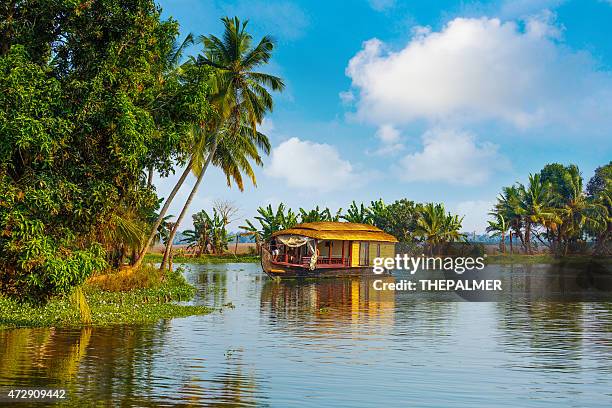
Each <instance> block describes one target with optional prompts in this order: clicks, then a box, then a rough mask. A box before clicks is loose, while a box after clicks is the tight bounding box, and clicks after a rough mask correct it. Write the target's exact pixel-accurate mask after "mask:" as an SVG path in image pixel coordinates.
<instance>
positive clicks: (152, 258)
mask: <svg viewBox="0 0 612 408" xmlns="http://www.w3.org/2000/svg"><path fill="white" fill-rule="evenodd" d="M163 258H164V256H163V255H162V254H147V255H145V262H152V263H160V262H161V261H162V259H163ZM172 259H173V262H174V264H178V263H191V264H208V263H259V255H250V254H238V255H234V254H231V253H230V254H223V255H201V256H180V255H175V256H174V257H173V258H172Z"/></svg>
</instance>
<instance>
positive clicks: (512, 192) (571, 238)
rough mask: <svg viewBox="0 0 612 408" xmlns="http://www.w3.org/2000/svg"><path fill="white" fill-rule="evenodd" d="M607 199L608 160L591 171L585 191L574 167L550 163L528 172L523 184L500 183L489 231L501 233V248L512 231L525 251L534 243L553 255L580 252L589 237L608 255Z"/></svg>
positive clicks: (610, 220) (611, 199)
mask: <svg viewBox="0 0 612 408" xmlns="http://www.w3.org/2000/svg"><path fill="white" fill-rule="evenodd" d="M611 204H612V163H609V164H607V165H605V166H602V167H599V168H598V169H597V170H596V172H595V175H594V176H593V177H592V178H591V180H590V181H589V183H588V184H587V188H586V191H585V189H584V188H583V179H582V175H581V174H580V171H579V169H578V167H577V166H575V165H569V166H563V165H561V164H558V163H552V164H548V165H546V166H545V167H544V168H543V169H542V170H541V171H540V172H539V173H536V174H530V175H529V181H528V183H527V184H521V183H517V184H515V185H513V186H509V187H505V188H503V190H502V193H501V194H500V196H499V198H498V200H497V204H496V206H495V208H494V209H493V211H492V216H493V217H494V218H495V220H494V221H491V222H489V228H488V230H489V231H490V232H492V233H493V234H496V235H499V236H500V237H501V238H502V244H501V246H502V251H504V250H505V242H504V237H505V235H506V233H511V234H512V235H514V236H516V237H518V239H519V241H520V243H521V246H522V247H523V250H524V252H526V253H528V254H531V253H533V251H534V246H535V245H538V244H540V245H543V246H545V247H547V248H549V249H550V251H551V252H552V253H554V254H557V255H566V254H567V253H568V252H583V251H586V250H587V246H588V244H589V242H592V243H593V244H594V245H593V249H592V252H593V253H594V254H608V253H609V251H610V248H609V243H610V237H611V235H612V205H611Z"/></svg>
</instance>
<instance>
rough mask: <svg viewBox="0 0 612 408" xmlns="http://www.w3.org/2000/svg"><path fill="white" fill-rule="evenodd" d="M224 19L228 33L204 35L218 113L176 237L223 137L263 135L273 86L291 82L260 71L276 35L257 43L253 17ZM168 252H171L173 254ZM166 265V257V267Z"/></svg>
mask: <svg viewBox="0 0 612 408" xmlns="http://www.w3.org/2000/svg"><path fill="white" fill-rule="evenodd" d="M222 21H223V24H224V26H225V31H224V34H223V38H222V39H220V38H218V37H216V36H214V35H209V36H201V37H200V41H201V43H202V45H203V47H204V52H203V54H201V55H199V56H198V57H197V59H196V60H195V62H196V63H197V64H200V65H206V66H210V67H212V68H213V74H212V77H211V83H210V85H211V89H212V95H211V104H212V106H213V107H214V110H215V112H216V115H215V116H214V118H213V120H212V121H211V122H210V123H209V124H207V126H206V127H203V128H202V133H201V137H200V138H199V139H198V140H199V143H197V145H198V147H203V149H200V150H199V151H197V152H195V157H196V158H203V157H204V156H203V155H202V154H201V152H206V159H205V160H203V161H199V163H198V162H196V163H195V164H194V166H193V169H194V173H195V175H196V177H197V179H196V182H195V184H194V186H193V189H192V190H191V193H190V194H189V197H188V199H187V201H186V202H185V205H184V206H183V210H182V211H181V214H180V215H179V218H178V219H177V221H176V225H175V227H174V229H173V231H172V232H171V239H172V238H173V236H174V235H175V234H176V232H177V230H178V228H179V226H180V223H181V221H182V219H183V217H184V215H185V213H186V212H187V209H188V208H189V205H190V204H191V201H192V200H193V197H194V196H195V193H196V192H197V190H198V187H199V186H200V183H201V181H202V178H203V177H204V174H205V173H206V170H207V168H208V166H209V165H210V163H211V162H212V161H213V158H214V157H215V154H216V151H217V147H218V146H219V143H220V140H221V139H222V138H223V137H224V136H227V135H230V136H234V135H236V134H238V133H241V132H242V130H241V129H242V128H243V127H247V128H250V129H252V132H250V133H251V137H253V138H257V137H260V135H261V134H259V133H258V132H257V131H256V130H257V126H258V125H259V124H260V123H261V121H262V120H263V118H264V116H265V114H266V113H267V112H270V111H272V108H273V100H272V96H271V95H270V93H269V91H268V88H271V89H272V90H274V91H282V90H283V89H284V87H285V84H284V83H283V80H282V79H281V78H279V77H276V76H274V75H270V74H266V73H262V72H258V71H256V69H257V68H258V67H260V66H262V65H265V64H267V63H268V62H269V61H270V58H271V57H272V50H273V49H274V42H273V41H272V39H271V38H270V37H269V36H264V37H263V38H262V39H261V40H260V41H259V43H258V44H257V45H256V46H253V43H252V40H253V37H252V36H251V35H250V34H249V33H247V32H246V26H247V24H248V21H245V22H242V23H241V22H240V20H239V19H238V18H237V17H235V18H233V19H230V18H228V17H225V18H223V19H222ZM245 121H246V123H245ZM200 163H201V164H200ZM252 178H254V176H253V177H252ZM164 258H167V255H165V256H164ZM164 266H165V265H164V263H162V268H163V267H164Z"/></svg>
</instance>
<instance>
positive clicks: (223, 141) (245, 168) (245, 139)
mask: <svg viewBox="0 0 612 408" xmlns="http://www.w3.org/2000/svg"><path fill="white" fill-rule="evenodd" d="M198 129H200V128H198ZM224 132H230V130H228V129H223V130H221V131H220V133H221V134H222V136H221V137H219V138H218V139H217V140H218V141H217V142H214V140H213V138H210V137H209V138H207V137H206V133H204V132H203V131H202V135H201V138H202V139H203V140H207V141H208V142H209V143H211V141H212V143H216V144H217V145H216V147H215V154H214V157H213V158H212V164H213V165H214V166H216V167H218V168H220V169H221V170H222V171H223V173H224V174H225V176H226V179H227V185H228V186H231V185H232V181H234V182H235V183H236V185H237V186H238V188H239V189H240V191H242V190H243V189H244V181H243V179H242V174H245V175H247V176H248V177H249V179H251V181H252V182H253V184H254V185H257V180H256V177H255V172H254V171H253V168H252V166H251V163H250V160H252V161H253V162H254V163H255V164H256V165H259V166H261V165H263V161H262V159H261V156H260V155H259V151H260V150H261V151H262V152H263V153H265V154H268V153H269V152H270V148H271V146H270V142H269V140H268V138H267V137H266V136H265V135H264V134H262V133H260V132H257V131H256V130H254V129H251V128H250V127H249V126H248V125H244V124H243V125H241V126H239V128H238V129H237V131H235V132H231V133H229V134H228V135H224V134H223V133H224ZM211 148H212V147H210V146H208V147H205V148H202V149H200V150H199V152H198V153H197V154H194V173H195V175H196V176H197V177H198V180H200V181H201V180H202V176H203V174H202V170H201V169H202V165H201V163H202V161H203V159H204V153H205V152H207V151H210V149H211ZM196 184H198V182H197V181H196ZM196 191H197V185H196V186H194V188H193V189H192V190H191V193H190V195H189V197H188V198H187V201H186V203H185V205H184V206H183V210H182V211H181V214H180V215H179V218H178V220H177V223H178V222H180V221H181V220H182V219H183V217H184V216H185V213H186V212H187V209H188V207H189V205H190V204H191V201H192V200H193V197H194V196H195V193H196ZM177 231H178V226H175V227H174V229H173V230H172V231H171V235H170V236H171V238H174V236H175V235H176V233H177ZM172 246H173V242H172V240H170V241H169V242H168V245H166V249H165V251H164V258H163V260H162V264H161V268H165V266H166V263H167V261H168V259H169V257H170V254H171V252H172Z"/></svg>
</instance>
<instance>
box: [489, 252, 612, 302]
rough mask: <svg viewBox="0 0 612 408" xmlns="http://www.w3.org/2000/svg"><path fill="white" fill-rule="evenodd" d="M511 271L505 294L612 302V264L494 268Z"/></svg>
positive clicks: (591, 263) (540, 298)
mask: <svg viewBox="0 0 612 408" xmlns="http://www.w3.org/2000/svg"><path fill="white" fill-rule="evenodd" d="M489 268H497V269H501V268H503V269H507V272H506V273H504V275H503V276H504V277H505V278H507V282H506V283H504V291H505V292H506V294H507V295H508V296H513V297H517V298H519V299H523V300H526V301H536V300H553V301H610V300H612V269H611V268H612V264H609V263H608V264H607V263H601V262H595V261H593V262H590V263H580V264H576V263H561V264H552V265H551V264H541V265H508V266H499V265H493V266H490V267H489Z"/></svg>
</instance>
